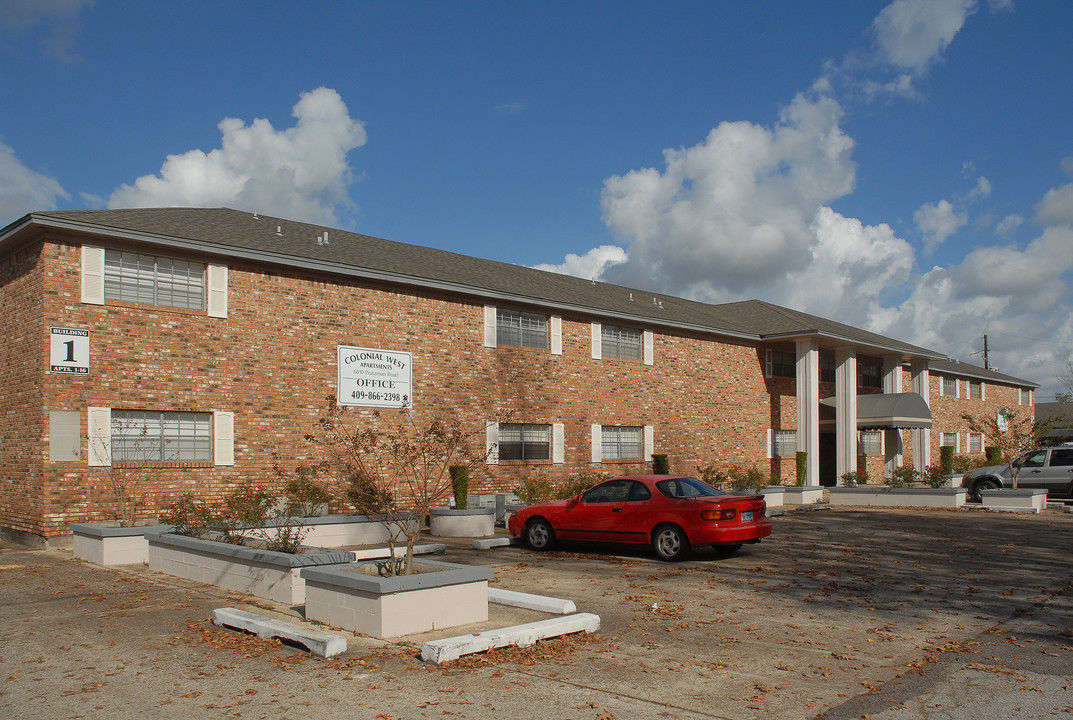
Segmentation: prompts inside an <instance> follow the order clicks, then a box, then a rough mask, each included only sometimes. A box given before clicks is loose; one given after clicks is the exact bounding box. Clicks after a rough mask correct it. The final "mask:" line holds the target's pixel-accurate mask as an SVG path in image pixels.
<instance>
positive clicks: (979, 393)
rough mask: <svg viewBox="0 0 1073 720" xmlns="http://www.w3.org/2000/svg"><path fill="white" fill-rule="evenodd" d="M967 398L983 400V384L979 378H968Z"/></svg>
mask: <svg viewBox="0 0 1073 720" xmlns="http://www.w3.org/2000/svg"><path fill="white" fill-rule="evenodd" d="M969 399H970V400H983V399H984V384H983V383H982V382H980V381H979V380H969Z"/></svg>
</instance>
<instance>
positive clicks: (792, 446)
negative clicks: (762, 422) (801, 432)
mask: <svg viewBox="0 0 1073 720" xmlns="http://www.w3.org/2000/svg"><path fill="white" fill-rule="evenodd" d="M772 443H773V445H774V447H773V448H772V453H773V454H774V455H775V457H786V456H787V455H796V454H797V431H796V430H776V431H775V433H774V435H773V437H772Z"/></svg>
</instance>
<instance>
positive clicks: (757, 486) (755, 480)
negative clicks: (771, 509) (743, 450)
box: [727, 466, 768, 492]
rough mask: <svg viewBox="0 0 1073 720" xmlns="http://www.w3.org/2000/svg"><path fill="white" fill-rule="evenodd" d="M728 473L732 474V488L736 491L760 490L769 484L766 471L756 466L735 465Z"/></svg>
mask: <svg viewBox="0 0 1073 720" xmlns="http://www.w3.org/2000/svg"><path fill="white" fill-rule="evenodd" d="M727 473H728V474H729V475H730V488H731V489H732V490H734V491H735V492H760V490H761V488H763V487H764V486H765V485H767V484H768V482H767V478H766V477H765V476H764V473H762V472H761V471H760V470H759V469H757V468H754V467H753V468H741V467H738V466H734V467H732V468H730V470H728V471H727Z"/></svg>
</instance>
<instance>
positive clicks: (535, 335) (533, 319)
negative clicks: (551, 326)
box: [496, 309, 548, 350]
mask: <svg viewBox="0 0 1073 720" xmlns="http://www.w3.org/2000/svg"><path fill="white" fill-rule="evenodd" d="M496 340H497V342H498V343H499V344H500V345H514V346H516V347H528V348H543V349H545V350H546V349H547V347H548V318H547V317H545V316H544V315H537V314H536V313H527V312H519V311H516V310H503V309H499V310H497V311H496Z"/></svg>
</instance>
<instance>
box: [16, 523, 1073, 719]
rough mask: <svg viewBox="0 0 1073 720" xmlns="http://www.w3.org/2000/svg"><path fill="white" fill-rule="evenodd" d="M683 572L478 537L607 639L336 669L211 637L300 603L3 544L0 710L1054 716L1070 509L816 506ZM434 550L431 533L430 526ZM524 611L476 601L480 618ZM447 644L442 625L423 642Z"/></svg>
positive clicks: (243, 640)
mask: <svg viewBox="0 0 1073 720" xmlns="http://www.w3.org/2000/svg"><path fill="white" fill-rule="evenodd" d="M773 522H774V523H775V533H774V534H773V535H772V537H771V538H769V539H768V540H765V541H764V542H763V543H761V544H760V545H754V546H746V548H744V549H743V550H742V551H741V553H740V554H738V555H736V556H733V557H731V558H727V559H723V560H717V559H715V556H714V554H710V553H705V552H703V551H701V552H698V554H697V556H696V558H695V559H693V560H691V561H689V562H685V563H681V564H674V565H669V564H664V563H660V562H658V561H655V560H654V559H653V558H652V557H651V556H650V555H649V554H648V553H646V552H644V551H640V550H639V551H636V552H623V551H622V550H621V549H620V548H617V549H601V550H600V551H598V552H594V551H591V550H590V549H588V548H582V547H574V548H566V549H564V550H563V551H561V552H557V553H553V554H547V555H540V554H535V553H532V552H530V551H528V550H525V549H522V548H510V547H505V548H497V549H494V550H490V551H475V550H472V549H471V548H470V547H469V541H464V540H451V541H446V544H447V545H448V554H447V556H446V558H445V559H447V560H450V561H453V562H468V563H473V564H480V565H485V566H489V567H492V568H494V569H495V570H496V574H497V581H498V586H500V587H504V588H506V589H510V590H519V591H524V592H534V593H540V594H546V595H554V596H557V597H563V598H568V599H571V600H574V601H575V602H576V603H577V606H578V610H579V611H583V612H595V613H597V614H599V615H600V616H601V618H602V628H601V631H600V633H598V634H596V635H593V636H583V637H573V638H565V639H562V640H557V641H553V642H549V643H544V644H541V645H538V646H537V647H535V648H531V649H521V650H520V649H508V650H503V651H496V652H493V653H491V654H489V655H486V656H473V657H470V658H465V659H463V660H460V661H458V662H456V663H453V664H450V665H447V666H444V667H437V666H430V665H426V664H424V663H422V662H421V661H420V659H419V658H418V657H417V656H416V655H417V653H418V652H419V650H420V642H423V640H424V639H425V636H422V637H415V638H405V639H404V640H405V642H385V641H380V640H375V639H371V638H361V637H356V636H353V635H349V636H348V642H349V648H350V649H349V650H348V652H347V653H346V654H345V655H343V656H341V657H339V658H336V659H334V660H329V661H325V660H319V659H316V658H311V657H310V656H308V655H307V654H306V653H304V652H301V651H298V650H295V649H293V648H289V647H286V646H279V645H277V644H275V643H272V642H268V641H262V640H258V639H257V638H254V637H250V636H245V635H240V634H237V633H233V632H229V631H224V630H220V629H217V628H214V627H213V626H212V625H211V621H210V617H211V614H212V610H213V609H214V608H217V607H224V606H238V607H244V608H246V609H250V610H253V611H255V612H264V613H266V614H268V613H275V612H278V613H281V614H282V615H283V616H287V617H289V618H290V619H292V620H297V619H299V618H300V614H299V612H298V611H297V610H295V609H292V608H287V607H282V606H277V605H273V604H271V603H266V602H264V601H253V602H252V603H247V604H244V600H249V599H244V598H242V597H239V596H235V595H233V594H230V593H226V592H220V591H217V590H215V589H214V588H208V587H205V586H202V585H199V584H196V583H190V582H186V581H182V580H176V579H174V578H170V577H167V576H163V575H159V574H156V573H151V572H149V571H148V570H147V569H145V568H144V567H141V566H128V567H124V568H119V569H105V568H99V567H95V566H91V565H87V564H84V563H82V562H79V561H75V560H73V559H71V555H70V553H69V552H67V551H61V550H40V551H30V550H25V549H21V548H16V547H14V546H10V545H4V546H2V547H0V618H2V620H3V625H4V627H5V629H6V636H5V637H4V640H3V642H2V644H0V672H2V674H3V679H4V683H3V685H2V686H0V693H2V694H0V714H2V715H3V717H5V718H13V719H14V718H19V719H21V718H26V719H36V718H42V719H44V718H50V719H51V718H72V717H91V718H103V717H107V718H115V719H117V720H122V719H125V718H138V719H139V720H142V719H143V718H146V717H152V718H156V717H160V718H171V717H175V718H180V717H181V718H185V719H191V718H210V717H211V718H219V717H243V718H262V717H263V718H294V719H296V720H297V719H298V718H310V717H325V718H331V717H342V716H347V717H356V718H380V717H383V718H419V717H430V718H431V717H468V718H499V717H504V718H508V717H509V718H519V719H524V718H541V719H542V720H543V719H545V718H547V719H550V720H559V719H563V718H575V719H577V720H611V719H613V718H619V719H623V718H660V717H668V718H732V719H734V720H738V719H740V718H772V717H774V718H811V717H817V716H821V715H823V716H824V717H833V718H861V717H865V716H868V717H871V718H916V717H953V718H958V717H973V718H982V719H986V718H991V717H994V718H1000V717H1001V718H1009V717H1018V716H1020V717H1031V718H1036V717H1068V716H1069V711H1070V710H1073V689H1071V686H1070V682H1069V680H1068V678H1069V677H1071V676H1073V637H1071V629H1073V582H1071V581H1070V578H1071V577H1073V557H1071V555H1070V553H1069V550H1068V548H1069V538H1070V537H1071V536H1073V516H1070V515H1068V514H1058V513H1049V514H1043V515H1039V516H1016V517H1015V516H1008V515H997V514H989V515H984V514H979V513H956V512H942V511H936V512H920V513H910V512H901V511H854V512H850V511H837V510H832V511H824V512H809V513H790V514H788V515H787V516H785V517H779V518H775V519H774V520H773ZM436 540H437V541H442V540H440V539H436ZM528 612H529V611H522V610H517V609H508V608H503V607H502V606H492V608H491V610H490V613H491V615H492V617H491V619H490V620H491V622H490V623H489V625H488V627H493V626H501V625H507V624H514V623H515V622H524V621H526V620H519V619H518V618H520V617H522V616H524V615H526V614H527V613H528ZM454 634H459V631H458V630H450V631H443V632H442V633H439V635H440V636H445V635H454Z"/></svg>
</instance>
